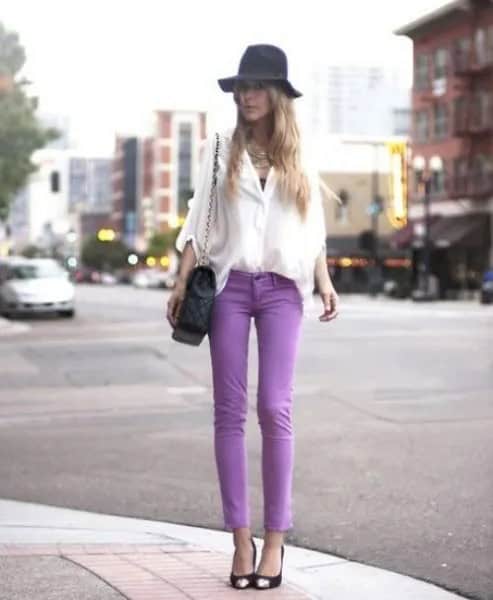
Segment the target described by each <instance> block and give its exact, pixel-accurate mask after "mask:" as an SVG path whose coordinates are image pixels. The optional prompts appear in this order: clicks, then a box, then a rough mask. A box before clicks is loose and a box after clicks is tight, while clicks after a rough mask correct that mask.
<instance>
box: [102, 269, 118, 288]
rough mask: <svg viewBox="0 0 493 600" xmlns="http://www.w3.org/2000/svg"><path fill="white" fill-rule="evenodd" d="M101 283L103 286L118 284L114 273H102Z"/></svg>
mask: <svg viewBox="0 0 493 600" xmlns="http://www.w3.org/2000/svg"><path fill="white" fill-rule="evenodd" d="M100 281H101V283H102V284H103V285H115V284H117V283H118V280H117V278H116V277H115V276H114V275H113V273H107V272H106V271H103V272H102V273H101V280H100Z"/></svg>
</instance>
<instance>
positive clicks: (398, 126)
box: [393, 108, 411, 135]
mask: <svg viewBox="0 0 493 600" xmlns="http://www.w3.org/2000/svg"><path fill="white" fill-rule="evenodd" d="M393 117H394V127H393V134H394V135H409V131H410V130H411V109H409V108H394V110H393Z"/></svg>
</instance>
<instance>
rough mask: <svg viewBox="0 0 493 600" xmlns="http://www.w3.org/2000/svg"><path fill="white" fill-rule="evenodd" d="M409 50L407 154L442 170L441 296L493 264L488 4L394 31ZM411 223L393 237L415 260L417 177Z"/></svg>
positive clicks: (455, 7) (438, 192)
mask: <svg viewBox="0 0 493 600" xmlns="http://www.w3.org/2000/svg"><path fill="white" fill-rule="evenodd" d="M396 33H397V35H405V36H408V37H409V38H410V39H411V40H412V41H413V48H414V82H413V94H412V108H413V131H412V144H411V145H412V156H413V157H416V156H422V157H424V158H425V160H426V162H427V164H429V159H430V158H431V157H434V156H438V157H440V158H441V159H442V163H443V168H442V169H441V170H440V171H438V172H435V173H433V175H432V177H431V195H430V214H431V225H430V229H429V238H430V244H431V270H432V272H433V273H434V274H435V275H437V277H438V278H439V281H440V290H441V294H442V296H443V297H447V296H451V297H453V296H455V295H456V294H457V292H458V291H460V290H462V289H465V288H466V287H472V288H474V287H477V286H478V284H479V280H480V277H481V273H482V272H483V271H484V269H486V268H487V266H488V264H492V263H493V250H492V244H491V240H492V237H493V236H492V227H493V222H492V220H493V216H492V214H493V137H492V134H493V3H492V2H490V1H489V0H461V1H455V2H449V3H448V4H446V5H445V6H443V7H442V8H440V9H438V10H436V11H434V12H433V13H430V14H428V15H426V16H424V17H422V18H420V19H418V20H416V21H414V22H412V23H410V24H408V25H406V26H404V27H402V28H401V29H399V30H398V31H396ZM409 201H410V206H409V226H408V227H407V228H406V230H404V231H402V232H400V233H399V234H397V236H396V242H397V244H400V245H408V246H412V247H414V248H415V258H416V260H417V261H418V262H419V260H420V257H419V254H420V252H421V250H420V246H422V241H421V236H422V235H423V215H424V204H423V198H422V197H421V195H420V194H419V193H418V185H417V177H416V176H415V177H414V185H412V186H411V189H410V196H409Z"/></svg>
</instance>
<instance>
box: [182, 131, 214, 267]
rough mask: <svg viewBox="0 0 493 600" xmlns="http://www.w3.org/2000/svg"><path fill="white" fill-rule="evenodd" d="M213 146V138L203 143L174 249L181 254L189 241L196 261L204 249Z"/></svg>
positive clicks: (212, 164) (212, 165)
mask: <svg viewBox="0 0 493 600" xmlns="http://www.w3.org/2000/svg"><path fill="white" fill-rule="evenodd" d="M215 145H216V140H215V137H214V136H213V137H210V138H208V139H207V140H206V141H205V142H204V147H203V149H202V156H201V159H200V165H199V170H198V177H197V181H196V185H195V189H194V194H193V197H192V198H191V200H189V203H188V212H187V215H186V217H185V222H184V223H183V226H182V228H181V230H180V233H179V234H178V237H177V238H176V242H175V247H176V249H177V250H178V251H179V252H180V253H181V252H183V250H184V248H185V245H186V243H187V242H188V241H191V242H192V247H193V250H194V252H195V256H196V258H197V260H198V259H199V257H200V255H201V253H202V250H203V247H204V237H205V227H206V222H207V211H208V207H209V198H210V189H211V184H212V170H213V167H214V152H215Z"/></svg>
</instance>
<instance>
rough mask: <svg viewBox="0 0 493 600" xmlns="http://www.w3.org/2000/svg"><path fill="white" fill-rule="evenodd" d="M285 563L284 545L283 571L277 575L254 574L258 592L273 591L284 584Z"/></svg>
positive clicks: (282, 550) (282, 554) (282, 553)
mask: <svg viewBox="0 0 493 600" xmlns="http://www.w3.org/2000/svg"><path fill="white" fill-rule="evenodd" d="M283 561H284V544H283V545H282V546H281V570H280V571H279V573H278V574H277V575H273V576H269V575H259V574H258V573H254V581H253V583H254V586H255V588H256V589H257V590H271V589H272V588H276V587H279V586H280V585H281V582H282V564H283Z"/></svg>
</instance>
